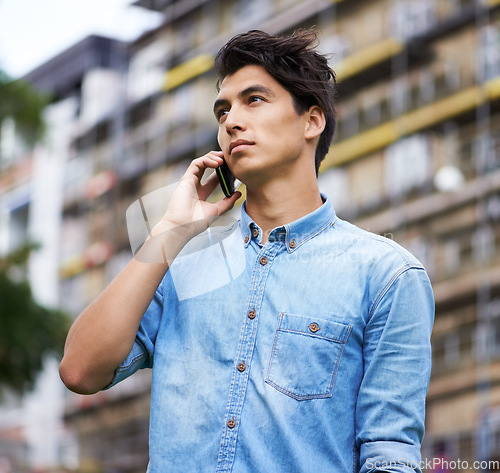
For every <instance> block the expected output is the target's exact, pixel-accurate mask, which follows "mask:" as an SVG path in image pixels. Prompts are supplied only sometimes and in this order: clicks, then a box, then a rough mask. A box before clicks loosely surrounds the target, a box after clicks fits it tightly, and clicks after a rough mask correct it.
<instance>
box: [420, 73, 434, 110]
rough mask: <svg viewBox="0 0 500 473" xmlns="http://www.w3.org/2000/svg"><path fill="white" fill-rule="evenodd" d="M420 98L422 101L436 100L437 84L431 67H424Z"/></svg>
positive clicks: (421, 77)
mask: <svg viewBox="0 0 500 473" xmlns="http://www.w3.org/2000/svg"><path fill="white" fill-rule="evenodd" d="M419 92H420V93H419V99H420V101H421V102H422V103H429V102H431V101H432V100H434V97H435V95H436V86H435V82H434V74H433V73H432V71H430V70H429V69H423V70H422V71H421V72H420V78H419Z"/></svg>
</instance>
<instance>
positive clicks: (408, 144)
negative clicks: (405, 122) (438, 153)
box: [385, 134, 431, 198]
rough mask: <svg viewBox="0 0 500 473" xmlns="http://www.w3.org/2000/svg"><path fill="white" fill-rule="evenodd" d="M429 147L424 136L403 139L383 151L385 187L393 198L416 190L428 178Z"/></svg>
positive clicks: (429, 165)
mask: <svg viewBox="0 0 500 473" xmlns="http://www.w3.org/2000/svg"><path fill="white" fill-rule="evenodd" d="M429 148H430V146H429V140H428V138H427V136H426V135H423V134H418V135H412V136H409V137H407V138H403V139H402V140H399V141H397V142H395V143H394V144H392V145H390V146H389V147H387V148H386V150H385V187H386V193H387V195H388V196H389V197H391V198H395V197H399V196H402V195H404V194H405V193H407V192H409V191H411V190H414V189H418V188H420V187H422V186H423V185H424V184H426V183H427V182H428V180H429V178H430V172H431V162H430V149H429Z"/></svg>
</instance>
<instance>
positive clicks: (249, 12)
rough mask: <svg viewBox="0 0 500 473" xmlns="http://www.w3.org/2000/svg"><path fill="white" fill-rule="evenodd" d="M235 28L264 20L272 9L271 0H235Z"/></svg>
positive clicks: (238, 28)
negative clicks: (250, 0)
mask: <svg viewBox="0 0 500 473" xmlns="http://www.w3.org/2000/svg"><path fill="white" fill-rule="evenodd" d="M233 8H234V10H233V18H234V22H233V24H234V30H240V29H241V28H243V27H246V26H248V25H249V24H250V23H252V22H255V21H258V20H262V19H264V18H266V17H267V16H268V14H269V13H270V10H271V0H254V1H252V2H249V1H248V0H235V1H234V7H233Z"/></svg>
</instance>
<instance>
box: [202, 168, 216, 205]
mask: <svg viewBox="0 0 500 473" xmlns="http://www.w3.org/2000/svg"><path fill="white" fill-rule="evenodd" d="M218 185H219V178H218V177H217V173H216V172H213V173H212V174H211V175H210V176H209V177H208V179H207V180H206V182H205V183H204V184H203V186H201V188H200V190H199V191H198V195H199V197H200V200H207V199H208V196H209V195H210V194H211V193H212V192H213V191H214V190H215V189H216V188H217V186H218Z"/></svg>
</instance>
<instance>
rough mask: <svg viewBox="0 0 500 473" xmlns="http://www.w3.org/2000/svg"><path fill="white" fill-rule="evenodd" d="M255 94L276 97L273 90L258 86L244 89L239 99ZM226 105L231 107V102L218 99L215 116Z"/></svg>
mask: <svg viewBox="0 0 500 473" xmlns="http://www.w3.org/2000/svg"><path fill="white" fill-rule="evenodd" d="M255 93H258V94H265V95H270V96H271V97H275V96H276V95H275V93H274V92H273V91H272V90H271V89H269V88H267V87H265V86H263V85H260V84H256V85H251V86H249V87H247V88H246V89H243V90H241V91H240V92H238V95H237V98H238V99H241V98H242V97H246V96H248V95H251V94H255ZM225 105H229V100H227V99H224V98H222V99H217V100H216V101H215V102H214V114H215V115H217V110H218V109H219V108H220V107H222V106H225Z"/></svg>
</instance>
